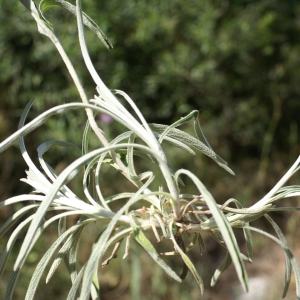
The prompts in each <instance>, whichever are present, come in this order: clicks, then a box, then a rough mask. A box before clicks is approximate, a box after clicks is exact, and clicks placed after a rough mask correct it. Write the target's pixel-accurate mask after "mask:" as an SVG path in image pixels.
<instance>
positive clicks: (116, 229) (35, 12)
mask: <svg viewBox="0 0 300 300" xmlns="http://www.w3.org/2000/svg"><path fill="white" fill-rule="evenodd" d="M21 2H22V4H23V5H25V7H26V8H27V9H28V10H29V12H30V13H31V15H32V17H33V18H34V20H35V21H36V23H37V27H38V31H39V33H41V34H43V35H46V36H47V37H48V38H50V40H51V41H52V42H53V44H54V46H55V47H56V49H57V51H58V52H59V54H60V55H61V57H62V59H63V61H64V63H65V65H66V67H67V69H68V71H69V73H70V75H71V77H72V79H73V81H74V84H75V86H76V88H77V89H78V92H79V95H80V98H81V100H82V102H81V103H78V102H76V103H67V104H62V105H58V106H56V107H53V108H51V109H49V110H47V111H45V112H43V113H41V114H40V115H39V116H37V117H36V118H35V119H33V120H32V121H31V122H29V123H27V124H26V116H27V114H28V112H29V111H30V108H31V106H32V105H33V102H34V101H33V100H31V101H30V102H29V103H28V104H27V106H26V108H25V109H24V112H23V114H22V117H21V120H20V123H19V129H18V131H16V132H15V133H14V134H13V135H11V136H10V137H8V138H7V139H6V140H4V141H3V142H2V143H1V144H0V151H1V152H2V151H4V150H5V149H7V148H8V147H10V146H11V145H12V144H13V143H15V142H16V141H18V142H19V147H20V150H21V153H22V156H23V158H24V160H25V162H26V164H27V165H28V170H27V171H26V174H27V178H26V179H22V180H23V181H24V182H26V183H27V184H28V185H30V186H31V187H32V188H33V190H32V192H31V193H30V194H25V195H19V196H15V197H12V198H9V199H7V200H5V201H3V202H0V208H1V207H5V206H8V205H14V204H16V203H19V202H22V203H27V205H25V206H24V207H22V208H21V209H19V210H18V211H17V212H15V213H14V214H13V215H12V216H11V217H10V218H9V219H7V221H6V222H5V223H4V224H2V225H1V228H0V233H1V236H2V235H4V234H5V233H6V232H7V230H9V229H10V228H11V227H13V228H15V229H14V231H13V233H12V234H11V236H10V238H9V240H8V242H7V245H6V247H5V249H4V253H3V254H2V256H1V259H0V271H1V274H2V273H3V270H4V269H5V265H6V261H7V259H8V257H9V255H10V253H11V251H12V248H13V246H14V243H15V241H16V239H17V238H18V236H19V235H20V234H21V233H22V234H23V232H24V231H26V237H25V238H24V241H23V244H22V246H21V247H20V250H19V253H18V256H17V259H16V261H15V264H14V267H13V270H12V273H11V275H10V278H9V280H8V282H7V289H6V292H5V299H6V300H8V299H13V292H14V288H15V286H16V283H17V280H18V276H19V274H20V272H21V270H22V267H23V266H24V264H25V261H26V258H27V257H28V255H29V253H30V252H31V251H32V249H33V248H34V246H35V243H36V241H37V240H38V238H39V237H40V236H41V235H42V234H43V232H44V230H45V229H46V228H47V227H48V226H49V225H50V224H52V223H57V224H58V237H57V239H56V240H55V241H54V242H53V244H52V245H51V247H50V248H49V249H48V250H47V252H46V253H45V254H44V255H43V257H42V258H41V260H40V261H39V263H38V265H37V267H36V269H35V271H34V273H33V275H32V277H31V281H30V284H29V286H28V289H27V293H26V297H25V299H26V300H31V299H34V297H35V292H36V289H37V286H38V284H39V281H40V279H41V276H42V274H43V273H44V271H45V269H46V267H48V264H49V263H50V262H51V263H52V266H51V268H50V271H49V273H48V276H47V279H46V280H47V281H48V280H49V279H50V278H51V276H52V275H53V274H54V273H55V270H56V269H57V267H58V266H59V265H60V263H62V262H63V263H64V264H65V265H66V267H67V270H68V272H69V275H70V279H71V282H72V287H71V288H70V291H69V293H68V297H67V299H68V300H71V299H80V300H87V299H90V298H91V299H100V287H99V278H98V276H99V274H98V267H99V266H100V265H105V264H107V263H109V260H111V259H113V258H115V257H116V256H117V252H118V250H119V249H120V245H121V244H122V243H123V244H125V248H124V249H125V254H124V256H126V255H127V254H128V252H129V253H130V244H131V243H134V242H137V243H138V244H140V245H141V246H142V248H143V249H144V250H145V251H146V252H148V254H149V255H150V256H151V258H152V259H153V260H154V261H155V263H157V264H158V265H159V266H160V267H161V268H162V269H163V270H164V271H165V273H166V274H167V275H169V276H171V277H172V278H173V279H174V280H176V281H178V282H182V281H183V280H184V278H185V277H186V275H187V273H188V271H190V272H191V273H192V275H193V277H194V279H195V281H196V283H197V284H198V285H199V288H200V290H199V298H200V295H201V294H203V293H204V291H203V290H204V288H203V281H202V278H201V276H200V275H199V274H198V272H197V270H196V268H195V266H194V264H193V262H192V261H191V260H190V258H189V253H188V252H189V251H190V250H191V249H192V248H193V246H194V245H200V247H201V248H202V249H205V243H204V240H203V239H202V236H201V235H202V234H203V232H205V231H206V232H209V233H210V236H211V237H212V238H213V239H215V240H216V241H217V242H218V243H219V244H220V245H221V246H222V247H223V248H225V249H226V253H227V254H226V255H225V257H224V261H223V263H222V264H221V265H220V266H219V267H218V268H217V270H216V271H215V273H214V275H213V277H212V279H211V285H212V286H213V285H215V283H216V282H217V280H218V279H219V277H220V275H221V274H222V273H223V272H224V271H226V270H227V269H228V267H229V266H230V265H233V266H234V267H235V270H236V273H237V276H238V279H239V281H240V283H241V285H242V287H243V288H244V290H245V291H247V290H248V283H247V281H248V280H247V272H246V269H245V265H244V262H250V263H251V262H252V235H251V233H252V232H253V231H254V232H258V233H260V234H262V235H264V236H266V237H268V238H270V239H272V240H273V241H275V242H276V243H278V244H279V245H280V246H281V248H282V250H283V251H284V254H285V268H286V271H285V284H284V291H283V295H282V296H283V297H284V296H285V295H286V293H287V291H288V288H289V284H290V281H291V273H292V271H293V273H294V275H295V282H296V297H297V299H300V268H299V265H298V263H297V261H296V259H295V257H294V256H293V254H292V252H291V250H290V248H289V246H288V244H287V241H286V239H285V237H284V235H283V234H282V231H281V230H280V228H279V227H278V225H277V224H276V223H275V222H274V221H273V219H272V218H271V217H270V216H269V212H272V211H284V210H290V211H291V210H298V208H296V207H280V208H276V204H275V203H276V201H278V200H280V199H283V198H287V197H296V196H299V195H300V186H295V185H294V186H285V183H286V182H287V181H288V179H289V178H290V177H291V176H292V175H294V174H295V173H296V172H297V171H298V170H299V168H300V157H299V158H298V159H297V160H296V161H295V163H294V164H293V166H292V167H291V168H290V169H289V170H288V171H287V173H286V174H285V175H284V176H283V177H282V178H281V179H280V180H279V181H278V183H277V184H276V185H275V186H274V188H273V189H272V190H271V191H270V192H269V193H268V194H267V195H266V196H264V197H263V198H262V199H260V200H259V201H257V202H256V203H255V204H254V205H253V206H251V207H249V208H244V207H243V206H242V204H241V203H240V202H239V201H237V200H235V199H229V200H227V201H226V202H225V203H223V204H218V203H217V202H216V201H215V200H214V198H213V196H212V195H211V193H210V192H209V191H208V190H207V189H206V188H205V186H204V185H203V183H202V182H201V180H200V179H199V178H198V177H197V176H196V175H195V174H193V173H192V172H190V171H189V170H185V169H179V170H177V171H172V170H171V169H170V167H169V165H168V160H167V157H166V153H165V152H164V150H163V148H162V144H166V145H167V146H168V147H179V148H181V149H183V150H185V151H187V152H189V153H190V154H191V155H195V152H194V150H199V151H201V152H202V153H204V154H205V155H207V156H209V157H210V158H211V159H212V160H214V161H215V162H216V163H217V164H218V165H219V166H220V167H222V168H224V169H225V170H226V171H228V172H229V173H231V174H233V172H232V170H231V169H230V168H229V167H228V166H227V163H226V162H225V161H224V160H223V159H222V158H221V157H220V156H218V155H217V154H216V153H215V152H214V150H213V149H212V148H211V146H210V144H209V143H208V141H207V140H206V138H205V137H204V135H203V132H202V130H201V128H200V124H199V120H198V111H192V112H191V113H190V114H189V115H187V116H186V117H183V118H181V119H180V120H178V121H177V122H175V123H173V124H171V125H161V124H148V123H147V121H146V120H145V118H144V117H143V115H142V113H141V112H140V110H139V109H138V107H137V106H136V104H135V103H134V101H133V100H132V99H131V98H130V96H128V95H127V94H126V93H125V92H123V91H120V90H110V89H109V88H108V87H107V86H106V85H105V84H104V83H103V81H102V80H101V78H100V76H99V74H97V72H96V70H95V68H94V65H93V63H92V61H91V60H90V57H89V53H88V49H87V45H86V42H85V36H84V26H86V27H87V28H88V29H90V30H92V31H94V32H95V34H96V36H98V37H99V38H100V40H101V41H102V42H103V43H104V44H105V46H106V47H108V48H111V44H110V42H109V40H108V39H107V38H106V36H105V35H104V34H103V32H102V31H101V30H100V28H99V27H98V26H97V24H95V22H94V21H93V20H91V19H90V18H89V16H87V15H86V14H85V13H83V12H82V9H81V1H80V0H77V1H76V6H74V5H72V4H71V3H69V2H67V1H64V0H43V1H41V2H40V4H39V5H38V6H37V5H36V4H35V3H34V2H33V1H31V0H21ZM52 6H60V7H61V8H64V9H66V10H68V11H69V12H70V13H72V14H74V15H76V18H77V25H78V33H79V35H78V37H79V38H78V39H79V44H80V49H81V52H82V57H83V59H84V61H85V65H86V68H87V70H88V71H89V73H90V75H91V76H92V78H93V81H94V83H95V88H96V90H97V95H96V96H94V98H93V99H88V98H87V96H86V93H85V90H84V88H83V87H82V85H81V83H80V81H79V79H78V76H77V73H76V71H75V69H74V67H73V65H72V63H71V61H70V59H69V58H68V56H67V55H66V53H65V51H64V49H63V47H62V45H61V43H60V41H59V40H58V38H57V37H56V35H55V34H54V30H53V27H52V24H51V23H50V22H49V21H48V20H47V19H46V18H45V17H44V15H43V13H44V11H46V10H47V9H50V8H51V7H52ZM126 107H130V111H131V112H130V111H129V110H128V109H127V108H126ZM71 109H84V110H85V111H86V115H87V125H86V127H85V129H83V140H82V155H81V156H80V158H78V159H76V160H75V161H74V162H72V163H71V164H70V165H69V166H67V167H66V168H65V169H64V170H63V171H62V172H61V173H60V174H59V175H57V174H56V173H55V171H54V169H53V168H52V167H51V166H50V165H49V164H47V162H46V161H45V160H44V154H45V152H46V151H47V150H49V149H50V148H51V147H52V146H55V145H59V146H66V147H74V145H72V144H70V143H68V142H66V141H57V140H55V141H53V140H52V141H48V142H45V143H43V144H41V145H40V146H39V147H38V149H37V152H38V162H39V166H36V165H35V164H34V163H33V161H32V160H31V158H30V157H29V155H28V152H27V151H26V147H25V144H24V140H23V137H24V136H25V135H26V134H28V133H29V132H32V131H33V130H35V129H36V128H37V127H39V126H40V125H42V124H43V123H45V122H46V121H47V119H48V118H50V117H52V116H54V115H61V114H64V113H65V112H67V111H68V110H71ZM99 113H101V114H105V115H107V116H109V117H110V118H112V119H113V120H114V121H115V122H118V123H120V124H122V125H123V126H124V127H125V128H126V129H127V130H126V131H125V132H123V133H122V134H120V135H118V136H116V137H115V138H114V139H113V140H111V141H108V140H107V139H106V136H105V135H104V133H103V131H102V130H101V129H100V128H99V127H98V125H97V123H96V121H95V115H96V114H98V115H99ZM187 122H193V123H194V131H195V136H192V135H190V134H188V133H186V132H184V131H182V130H180V129H178V127H179V126H180V125H182V124H185V123H187ZM91 134H93V138H94V136H96V137H97V138H98V139H99V141H100V142H101V144H102V147H101V148H99V149H96V150H89V147H88V145H89V139H90V136H91ZM136 157H139V159H144V160H147V161H151V162H152V165H153V166H155V165H157V167H156V166H155V169H157V168H158V169H159V172H160V176H161V178H163V180H164V181H165V182H164V183H163V184H161V185H158V186H157V187H155V186H154V185H153V184H152V185H151V183H152V182H153V180H154V178H155V175H154V172H153V170H152V171H151V170H148V171H146V172H143V173H141V174H138V172H137V170H136V168H135V158H136ZM104 164H106V165H107V164H109V165H110V166H111V167H114V168H116V169H117V170H118V171H119V172H121V173H122V175H123V176H124V177H125V178H126V179H127V180H128V181H129V182H130V183H131V184H132V185H133V186H134V188H135V192H122V193H119V194H113V195H110V196H108V197H104V196H103V194H102V191H101V180H100V171H101V168H103V165H104ZM41 170H42V172H41ZM82 170H84V175H83V185H82V188H83V190H84V194H85V197H84V199H81V198H80V197H78V196H77V195H76V194H75V193H74V192H73V191H71V190H70V189H69V188H68V187H67V184H68V182H70V181H71V180H72V179H73V178H74V177H75V176H76V175H77V174H78V173H79V172H80V171H82ZM183 177H185V179H188V180H190V182H191V183H192V184H193V185H194V186H195V187H196V188H197V190H198V193H197V195H194V194H181V193H180V188H181V185H182V184H183V182H182V179H181V178H183ZM162 186H165V188H162ZM119 200H122V201H119ZM116 202H120V203H119V209H118V210H117V211H114V210H113V208H112V204H115V203H116ZM145 203H147V204H145ZM120 205H121V206H120ZM113 206H114V207H115V205H113ZM120 207H121V208H120ZM50 211H57V213H56V214H54V216H53V214H51V217H49V216H48V214H47V213H48V212H50ZM28 215H29V216H28ZM74 215H76V216H78V215H79V216H80V217H79V219H78V221H77V222H76V223H75V224H74V225H72V226H69V227H68V226H67V222H66V220H67V218H68V217H69V216H74ZM23 216H26V218H25V219H24V218H23V219H24V220H23V219H21V218H22V217H23ZM261 217H264V218H266V219H267V220H268V222H269V223H270V224H271V225H272V227H273V228H274V230H275V233H276V236H275V235H272V234H269V233H267V232H264V231H262V230H260V229H258V228H256V227H253V226H251V222H252V221H254V220H256V219H258V218H261ZM20 219H21V220H22V221H20ZM90 223H96V224H99V225H102V227H103V226H104V228H105V229H104V230H103V231H102V232H101V233H100V234H99V235H98V236H95V239H94V244H93V247H92V250H91V253H90V254H89V257H88V259H87V261H86V262H85V264H84V265H80V264H79V263H78V255H79V252H80V247H79V242H80V239H81V237H82V235H83V233H84V230H85V228H86V226H87V225H88V224H90ZM233 228H239V229H240V230H242V231H243V233H244V237H245V241H246V245H247V247H246V248H247V251H246V253H241V251H240V249H239V246H238V244H237V241H236V237H235V235H234V233H233ZM147 231H149V232H152V234H153V236H154V237H155V239H157V241H158V242H160V243H164V241H167V240H168V241H171V242H172V244H173V246H172V249H171V251H170V252H168V253H164V254H168V255H177V256H179V257H181V259H182V261H183V265H184V267H183V270H182V273H181V274H177V273H176V272H175V271H174V270H173V269H172V268H171V267H169V266H168V265H167V264H166V262H165V261H164V260H163V255H162V254H161V253H158V250H157V249H156V247H155V246H154V245H153V244H152V243H151V241H150V240H149V239H148V238H147V236H146V234H145V232H147ZM183 237H184V238H183ZM187 239H189V240H190V243H189V244H188V245H187V244H186V245H185V243H186V240H187ZM168 243H169V242H168ZM108 249H113V250H112V253H111V252H110V253H111V255H110V256H109V258H108V259H106V260H104V255H107V254H110V253H107V250H108Z"/></svg>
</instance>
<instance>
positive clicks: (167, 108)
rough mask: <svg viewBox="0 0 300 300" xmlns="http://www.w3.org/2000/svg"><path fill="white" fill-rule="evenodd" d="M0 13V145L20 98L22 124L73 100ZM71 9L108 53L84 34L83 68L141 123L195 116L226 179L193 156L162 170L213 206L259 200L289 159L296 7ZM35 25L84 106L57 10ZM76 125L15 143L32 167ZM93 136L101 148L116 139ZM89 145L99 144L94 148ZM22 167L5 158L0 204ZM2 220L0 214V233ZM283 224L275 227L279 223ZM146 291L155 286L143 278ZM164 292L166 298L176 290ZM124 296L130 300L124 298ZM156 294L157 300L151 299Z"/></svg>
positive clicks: (14, 156) (18, 19)
mask: <svg viewBox="0 0 300 300" xmlns="http://www.w3.org/2000/svg"><path fill="white" fill-rule="evenodd" d="M71 2H72V3H74V2H75V1H71ZM1 4H2V5H1V11H0V23H1V24H2V26H1V30H0V41H1V43H0V70H1V72H0V97H1V100H2V101H1V102H0V139H1V140H3V139H4V138H6V137H8V136H9V135H10V134H11V133H12V132H14V131H15V130H16V129H17V124H18V121H19V118H20V115H21V112H22V110H23V108H24V107H25V105H26V103H27V101H29V100H30V99H31V98H33V97H37V100H36V101H35V104H34V108H33V110H32V111H31V114H30V116H29V118H33V117H35V116H36V115H37V114H38V113H40V112H42V111H44V110H45V109H47V108H50V107H53V106H55V105H57V104H60V103H66V102H72V101H80V98H79V95H78V93H77V91H76V89H75V87H74V85H73V83H72V81H71V78H70V76H69V74H68V71H67V70H66V68H65V66H64V64H63V62H62V60H61V58H60V57H59V56H58V55H57V53H56V49H55V47H54V46H53V45H52V44H51V42H50V41H49V40H48V39H47V38H45V37H44V36H41V35H40V34H39V33H38V32H37V28H36V24H35V22H34V20H33V19H32V18H31V16H30V14H29V13H28V12H27V11H26V9H25V8H24V7H23V6H22V5H21V4H20V3H19V2H18V1H8V0H4V1H2V3H1ZM83 9H84V11H85V12H86V13H87V14H89V15H90V16H91V17H92V19H94V20H95V22H96V23H97V24H99V26H100V28H101V29H102V30H103V31H104V32H105V34H106V35H107V36H108V38H109V39H110V40H111V42H112V43H113V45H114V49H113V50H112V51H107V50H106V49H105V47H103V45H102V44H101V43H100V42H99V41H98V40H97V39H96V37H95V36H94V34H93V33H91V32H88V31H87V44H88V45H89V50H90V53H91V57H92V59H93V62H94V63H95V67H96V68H97V71H98V72H99V74H100V76H101V77H102V78H103V80H104V81H105V83H106V84H107V86H108V87H110V88H117V89H121V90H124V91H126V92H127V93H128V94H129V95H130V96H131V97H132V99H134V101H136V103H137V105H138V107H139V108H140V109H141V111H142V112H143V114H144V115H145V117H146V119H147V120H148V121H149V122H156V123H164V124H171V123H172V122H173V121H175V120H177V119H178V118H179V117H181V116H184V115H186V114H187V113H188V112H190V111H191V110H193V109H198V110H200V121H201V124H202V126H203V130H204V133H205V135H206V136H207V138H208V140H209V142H210V144H211V145H212V147H213V148H214V149H215V150H216V152H217V153H218V154H220V156H221V157H223V158H224V159H225V160H226V161H228V163H229V166H230V167H231V168H232V169H233V170H234V171H235V172H236V174H237V176H236V178H231V177H229V176H228V175H227V174H225V172H223V171H222V170H220V169H219V168H218V166H215V165H214V164H212V163H211V161H209V160H207V159H206V158H203V156H202V155H201V156H199V157H191V156H188V155H186V154H183V153H182V152H180V151H178V152H174V151H172V152H171V151H169V152H170V153H168V154H169V155H170V156H169V161H170V162H171V164H172V165H173V166H174V167H173V169H177V168H181V167H184V168H188V169H190V170H191V171H194V172H195V173H196V174H197V175H198V176H199V178H200V179H203V182H204V184H205V185H206V186H207V187H208V189H210V190H211V191H212V193H213V194H214V196H215V197H216V199H218V197H222V201H223V200H225V199H226V198H228V197H236V198H238V199H239V200H240V201H241V202H243V203H247V201H248V203H249V202H251V201H252V202H253V200H251V199H253V198H254V197H255V198H256V199H258V198H259V197H260V196H261V195H262V194H263V193H264V192H265V191H267V190H268V188H269V187H270V186H271V185H273V184H274V182H276V180H277V179H278V178H280V175H282V174H283V172H284V170H286V169H287V168H288V167H289V166H290V164H291V162H293V161H294V160H295V158H296V156H298V155H299V150H300V147H299V133H298V131H299V128H300V119H299V112H300V101H299V96H300V85H299V81H300V73H299V71H298V70H299V68H300V56H299V53H300V19H299V15H300V2H299V1H295V0H287V1H280V0H272V1H271V0H260V1H246V0H243V1H241V0H239V1H236V0H235V1H222V0H213V1H208V0H203V1H197V0H186V1H183V0H173V1H157V0H153V1H150V2H149V1H145V0H136V1H133V0H128V1H124V2H122V5H120V1H115V0H103V1H92V0H85V1H84V3H83ZM45 16H46V17H47V18H49V20H50V21H53V24H54V28H55V31H56V33H57V35H58V37H59V38H60V39H61V41H62V44H63V45H64V47H65V49H66V51H67V53H68V55H70V57H71V59H72V61H73V63H74V66H75V68H76V69H77V71H78V73H79V76H80V78H81V81H82V82H83V85H84V87H85V88H86V91H87V93H88V95H89V96H90V97H91V96H92V95H93V94H94V93H95V87H94V84H93V81H92V80H91V78H90V77H89V75H88V73H87V72H86V71H85V67H84V64H83V62H82V59H81V55H80V52H79V48H78V42H77V36H76V35H77V28H76V22H75V18H74V17H73V16H71V15H70V14H68V13H66V12H64V11H62V10H60V9H53V10H52V11H51V13H48V12H46V13H45ZM85 119H86V116H85V114H84V112H83V111H80V112H79V111H69V112H68V113H67V114H65V115H64V118H59V117H55V118H53V119H51V120H50V121H49V122H48V123H47V125H44V126H43V127H41V128H40V129H38V130H36V131H35V132H34V133H33V134H31V135H29V137H28V138H26V139H25V142H26V144H27V146H28V149H29V152H30V151H31V152H32V157H35V154H36V152H35V150H33V149H35V148H36V147H37V146H38V145H39V144H40V143H42V142H44V141H45V140H49V139H62V140H67V141H69V142H72V143H74V144H76V145H78V146H79V147H80V141H81V134H82V131H83V128H84V124H85V121H86V120H85ZM104 126H106V129H107V133H106V134H107V136H108V137H113V136H114V135H115V131H118V132H119V131H120V130H122V128H119V127H116V128H114V126H111V125H109V126H107V124H104ZM93 146H94V147H99V146H100V145H99V144H97V143H96V142H95V145H93ZM167 152H168V151H167ZM77 155H78V153H76V151H72V152H67V150H66V151H65V150H60V152H59V153H58V154H57V156H56V158H55V161H50V162H49V163H50V164H52V165H58V164H59V165H58V168H63V166H64V165H66V164H67V163H68V162H70V161H72V159H73V158H74V157H76V156H77ZM178 157H180V159H178ZM172 161H174V162H172ZM24 168H25V164H24V163H23V161H22V158H21V156H20V155H19V152H18V149H17V147H12V148H10V150H6V152H5V153H4V154H2V156H1V171H0V192H1V198H2V199H1V200H4V199H5V198H7V197H8V196H12V195H14V194H17V193H20V192H22V191H23V190H22V189H24V186H25V185H23V184H19V179H20V178H21V177H24ZM113 176H114V173H112V175H111V176H110V175H109V173H108V174H107V176H105V178H104V179H103V180H107V182H108V189H109V191H108V192H109V193H111V191H112V190H118V189H120V184H119V183H118V182H116V181H114V180H112V179H113ZM114 182H116V183H114ZM75 186H76V185H75ZM8 215H9V212H5V211H1V215H0V222H2V221H3V220H5V219H6V218H7V216H8ZM289 216H290V215H289V214H286V215H280V216H279V218H282V223H284V222H285V221H286V220H287V219H288V218H289ZM295 226H296V225H295ZM208 250H209V251H211V252H210V254H208V258H207V262H206V263H205V264H204V265H203V268H204V267H208V264H209V262H211V260H212V258H213V256H214V255H217V254H216V253H214V251H215V248H214V247H213V246H212V249H208ZM209 251H208V252H209ZM132 259H134V258H132ZM140 259H142V258H140ZM217 263H218V262H214V264H217ZM133 266H136V264H133ZM136 268H137V267H136ZM153 272H159V271H158V270H156V271H155V270H153ZM143 276H144V274H143ZM157 276H158V277H159V276H161V275H157ZM151 280H152V281H151ZM148 281H149V282H150V281H151V284H152V285H154V286H155V284H156V283H155V280H154V279H150V278H148ZM149 282H148V285H150V284H149ZM184 284H186V283H184ZM172 285H173V288H174V289H176V288H175V285H176V284H175V283H174V284H173V283H172ZM128 288H129V287H128ZM182 288H183V286H181V288H180V289H182ZM131 289H132V290H133V291H134V292H135V293H138V289H137V288H136V287H133V286H132V287H131ZM178 291H179V288H178V290H177V292H178ZM157 293H158V295H157V297H159V298H160V297H162V296H161V295H162V293H163V291H160V290H158V291H157ZM159 293H161V294H159ZM172 293H173V292H172ZM182 293H185V292H184V291H182ZM173 295H176V292H174V294H173ZM182 295H183V294H182ZM41 299H42V298H41ZM104 299H105V298H104ZM172 299H175V298H172ZM178 299H180V298H178ZM193 299H194V298H193ZM195 299H196V298H195Z"/></svg>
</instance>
